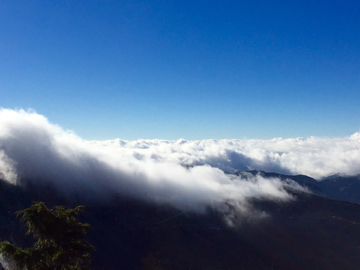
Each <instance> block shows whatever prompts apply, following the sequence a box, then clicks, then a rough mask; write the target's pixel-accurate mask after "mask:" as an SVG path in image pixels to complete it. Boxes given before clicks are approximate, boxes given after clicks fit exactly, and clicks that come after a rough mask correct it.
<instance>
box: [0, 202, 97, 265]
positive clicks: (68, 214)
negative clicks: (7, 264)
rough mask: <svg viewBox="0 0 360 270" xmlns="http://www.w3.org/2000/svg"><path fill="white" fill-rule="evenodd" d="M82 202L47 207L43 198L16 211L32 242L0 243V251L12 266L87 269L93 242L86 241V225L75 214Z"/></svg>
mask: <svg viewBox="0 0 360 270" xmlns="http://www.w3.org/2000/svg"><path fill="white" fill-rule="evenodd" d="M80 211H83V206H77V207H75V208H73V209H66V208H64V207H62V206H56V207H54V208H53V209H48V208H47V207H46V206H45V204H44V203H43V202H39V203H35V204H33V205H32V206H30V207H29V208H27V209H24V210H21V211H18V212H17V215H19V216H21V221H23V222H24V223H25V224H26V226H27V227H28V231H27V233H26V234H31V235H33V237H34V238H35V240H36V242H35V244H34V246H33V247H31V248H26V249H22V248H19V247H16V246H14V245H12V244H10V243H9V242H6V241H5V242H1V243H0V253H1V254H2V255H3V257H5V258H8V259H9V261H11V262H12V264H13V267H14V269H28V270H30V269H31V270H50V269H54V270H83V269H89V264H90V252H91V251H92V249H93V246H92V245H91V244H90V243H89V242H87V241H86V234H87V231H88V230H89V227H90V225H89V224H85V223H81V222H80V221H79V220H78V219H77V216H78V214H79V212H80Z"/></svg>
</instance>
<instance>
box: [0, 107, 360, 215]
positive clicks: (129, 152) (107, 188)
mask: <svg viewBox="0 0 360 270" xmlns="http://www.w3.org/2000/svg"><path fill="white" fill-rule="evenodd" d="M249 169H261V170H265V171H273V172H280V173H289V174H290V173H292V174H307V175H310V176H313V177H318V178H320V177H323V176H327V175H331V174H334V173H345V174H356V173H359V172H360V135H359V133H355V134H354V135H352V136H350V137H346V138H337V139H322V138H314V137H311V138H308V139H302V138H296V139H280V138H278V139H273V140H219V141H215V140H203V141H185V140H178V141H165V140H137V141H124V140H120V139H115V140H110V141H84V140H82V139H81V138H79V137H78V136H76V135H75V134H74V133H72V132H69V131H65V130H63V129H62V128H61V127H59V126H57V125H54V124H51V123H49V121H48V120H47V119H46V118H45V117H44V116H42V115H39V114H37V113H36V112H33V111H23V110H19V111H14V110H7V109H1V110H0V174H1V175H2V178H4V179H6V180H7V181H9V182H12V183H18V182H21V181H23V180H24V179H37V180H36V181H42V182H44V181H51V184H52V185H54V186H57V187H58V188H60V189H61V190H64V191H66V192H69V193H71V192H72V191H76V190H81V189H82V190H84V192H93V193H97V194H99V196H106V195H105V194H108V193H109V192H116V193H122V194H126V195H129V196H133V197H137V198H141V199H144V200H151V201H155V202H159V203H169V204H172V205H174V206H176V207H178V208H181V209H191V210H199V211H201V210H203V209H204V207H205V206H207V205H213V204H218V203H219V202H223V201H228V200H232V201H236V202H238V203H239V205H242V206H243V211H246V209H247V208H246V201H247V198H273V199H277V200H289V199H291V196H290V195H289V194H288V193H287V192H286V190H285V189H284V185H286V184H284V183H283V182H281V181H280V180H279V179H270V180H268V179H263V178H261V177H260V176H257V177H254V178H249V179H241V178H239V177H235V176H229V175H227V174H225V173H224V171H225V172H235V171H238V170H249ZM293 187H295V188H300V187H298V186H296V185H295V186H293ZM240 208H241V207H240Z"/></svg>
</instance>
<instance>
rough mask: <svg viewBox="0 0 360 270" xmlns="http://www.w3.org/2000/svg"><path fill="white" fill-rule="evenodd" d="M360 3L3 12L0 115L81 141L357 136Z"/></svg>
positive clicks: (12, 8)
mask: <svg viewBox="0 0 360 270" xmlns="http://www.w3.org/2000/svg"><path fill="white" fill-rule="evenodd" d="M359 12H360V2H359V1H331V0H327V1H321V0H320V1H214V0H208V1H187V0H181V1H180V0H179V1H170V0H166V1H91V0H88V1H65V0H64V1H31V0H26V1H25V0H24V1H22V0H18V1H10V0H4V1H1V3H0V37H1V38H0V106H1V107H3V108H11V109H14V108H24V109H27V108H33V109H35V110H36V111H37V112H38V113H40V114H43V115H45V116H46V117H47V118H48V119H49V120H50V121H51V122H53V123H56V124H59V125H61V126H62V127H64V128H65V129H71V130H74V131H75V132H76V133H77V134H78V135H79V136H81V137H82V138H84V139H113V138H122V139H128V140H133V139H139V138H145V139H154V138H157V139H178V138H185V139H189V140H193V139H207V138H212V139H222V138H238V139H243V138H259V139H269V138H273V137H308V136H322V137H337V136H346V135H350V134H352V133H354V132H356V131H358V130H359V127H360V117H359V116H360V106H359V101H360V72H359V71H360V46H359V45H360V31H359V30H360V16H359Z"/></svg>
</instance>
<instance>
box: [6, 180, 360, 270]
mask: <svg viewBox="0 0 360 270" xmlns="http://www.w3.org/2000/svg"><path fill="white" fill-rule="evenodd" d="M293 195H294V196H296V198H297V199H296V200H294V201H292V202H288V203H282V202H274V201H264V200H263V201H260V200H257V201H252V204H253V207H254V209H256V210H257V211H258V212H262V213H266V216H267V217H264V218H262V219H260V220H259V219H258V220H254V219H253V218H249V217H247V218H245V217H242V218H239V219H238V223H237V225H236V226H235V227H228V226H227V225H226V223H225V222H224V217H223V214H222V213H219V212H217V211H214V210H211V209H209V211H208V212H207V213H206V214H199V213H187V212H181V211H179V210H176V209H174V208H172V207H169V206H160V205H153V204H147V203H143V202H141V201H138V200H133V199H129V198H124V197H113V198H112V199H111V200H109V201H108V202H107V203H103V204H99V203H94V202H91V201H89V200H87V201H84V200H82V199H81V196H79V198H77V199H76V198H74V197H73V198H72V199H71V200H70V199H68V198H66V197H64V196H61V195H59V194H58V193H57V192H56V191H55V190H53V189H51V188H50V187H46V186H36V187H35V186H30V185H28V186H27V187H23V188H20V187H16V186H12V185H10V184H8V183H6V182H4V181H0V240H8V241H10V242H12V243H14V244H16V245H18V246H22V247H27V246H30V245H31V244H32V239H31V238H28V237H25V236H24V232H25V227H23V226H22V225H21V224H20V222H19V220H18V219H17V218H16V217H15V215H14V212H15V211H17V210H21V209H24V208H27V207H29V206H30V205H31V203H32V202H33V201H44V202H45V203H46V204H47V205H48V206H49V207H52V206H54V205H66V206H69V207H73V206H76V205H78V204H85V213H83V214H82V215H80V219H81V220H82V221H83V222H87V223H90V224H91V226H92V229H91V230H90V232H89V239H88V240H89V242H91V243H92V244H93V245H94V246H95V248H96V251H95V252H93V254H92V258H93V268H94V269H99V270H100V269H107V270H109V269H174V270H177V269H179V270H180V269H191V270H197V269H199V270H200V269H204V270H205V269H207V270H211V269H214V270H215V269H234V270H238V269H259V270H261V269H284V270H285V269H286V270H288V269H294V270H296V269H299V270H300V269H316V270H318V269H326V270H329V269H334V270H335V269H344V270H346V269H349V270H350V269H354V270H355V269H360V206H359V205H357V204H354V203H350V202H345V201H340V200H332V199H329V198H325V197H321V196H317V195H310V194H302V193H294V194H293ZM229 209H230V210H231V205H230V206H229ZM250 217H251V216H250Z"/></svg>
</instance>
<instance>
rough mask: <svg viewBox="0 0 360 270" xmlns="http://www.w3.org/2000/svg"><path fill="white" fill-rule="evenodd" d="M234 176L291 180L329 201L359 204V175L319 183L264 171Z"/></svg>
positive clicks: (305, 178)
mask: <svg viewBox="0 0 360 270" xmlns="http://www.w3.org/2000/svg"><path fill="white" fill-rule="evenodd" d="M236 175H241V176H243V177H247V176H248V175H261V176H263V177H264V178H271V177H275V178H280V179H281V180H286V179H291V180H294V181H295V182H297V183H299V184H300V185H301V186H305V187H307V188H308V189H309V190H310V191H312V192H313V193H314V194H316V195H319V196H323V197H326V198H330V199H337V200H343V201H348V202H353V203H357V204H360V175H355V176H342V175H339V174H335V175H332V176H329V177H325V178H323V179H321V180H320V181H317V180H315V179H314V178H311V177H309V176H306V175H284V174H279V173H272V172H264V171H257V170H253V171H240V172H237V173H236Z"/></svg>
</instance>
